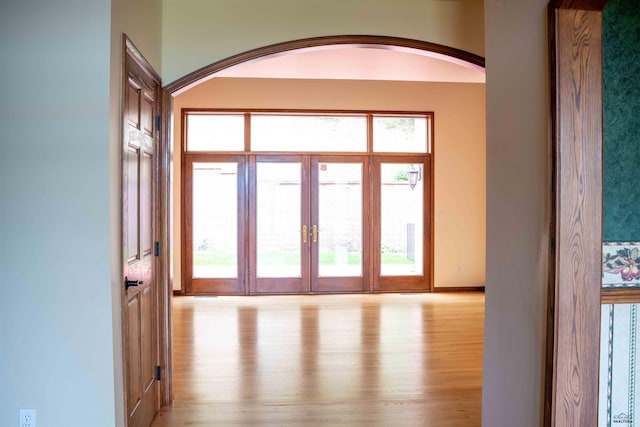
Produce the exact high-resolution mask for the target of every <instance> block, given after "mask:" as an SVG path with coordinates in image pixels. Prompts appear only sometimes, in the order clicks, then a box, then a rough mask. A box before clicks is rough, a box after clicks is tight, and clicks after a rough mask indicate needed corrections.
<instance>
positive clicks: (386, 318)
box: [152, 293, 484, 427]
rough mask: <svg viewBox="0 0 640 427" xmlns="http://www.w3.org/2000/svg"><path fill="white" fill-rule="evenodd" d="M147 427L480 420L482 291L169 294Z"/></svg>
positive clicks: (427, 423)
mask: <svg viewBox="0 0 640 427" xmlns="http://www.w3.org/2000/svg"><path fill="white" fill-rule="evenodd" d="M173 303H174V304H173V307H174V309H173V310H174V311H173V321H174V341H173V345H174V363H175V365H174V381H175V390H174V398H175V400H174V403H173V405H172V406H171V407H167V408H164V409H162V410H161V411H160V413H159V414H158V415H157V416H156V419H155V420H154V422H153V424H152V426H153V427H170V426H171V427H180V426H185V427H186V426H189V427H199V426H203V427H204V426H229V427H231V426H465V427H469V426H480V413H481V394H482V393H481V386H482V351H483V321H484V294H482V293H452V294H414V295H398V294H392V295H309V296H268V297H266V296H265V297H263V296H260V297H218V298H211V297H176V298H174V301H173Z"/></svg>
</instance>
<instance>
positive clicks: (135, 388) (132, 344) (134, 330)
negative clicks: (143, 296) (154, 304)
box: [127, 298, 142, 415]
mask: <svg viewBox="0 0 640 427" xmlns="http://www.w3.org/2000/svg"><path fill="white" fill-rule="evenodd" d="M127 314H128V315H127V317H128V319H129V325H128V331H127V336H129V337H139V336H140V301H139V300H138V299H137V298H134V299H132V300H131V301H129V304H128V305H127ZM128 356H129V361H131V363H129V364H127V368H128V369H127V392H128V393H127V409H128V412H127V415H131V412H132V410H133V409H135V408H136V407H137V406H138V404H139V403H140V396H141V395H142V392H141V390H140V381H139V378H140V364H139V363H138V361H140V341H139V340H137V339H132V340H129V354H128Z"/></svg>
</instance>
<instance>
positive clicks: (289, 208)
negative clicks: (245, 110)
mask: <svg viewBox="0 0 640 427" xmlns="http://www.w3.org/2000/svg"><path fill="white" fill-rule="evenodd" d="M303 160H304V159H303V158H302V157H300V156H291V157H284V158H268V157H264V158H263V157H258V158H257V160H256V162H255V177H254V179H255V205H254V209H255V213H254V218H255V219H256V220H255V232H254V233H253V235H254V236H255V272H256V273H255V283H256V287H255V291H256V292H258V293H263V292H270V293H271V292H273V293H278V292H305V289H304V288H303V283H304V281H303V280H302V279H303V278H305V279H306V280H307V281H308V279H307V276H308V273H307V271H308V259H307V258H308V232H309V228H308V224H309V223H308V221H305V222H303V218H304V217H305V215H306V214H307V212H308V208H306V207H305V204H304V203H303V200H305V199H307V198H308V190H307V189H306V187H307V186H308V184H307V183H306V182H305V181H304V177H305V176H306V174H305V173H304V171H305V164H304V163H305V162H304V161H303ZM307 163H308V162H307ZM308 288H309V287H308V284H307V286H306V290H308Z"/></svg>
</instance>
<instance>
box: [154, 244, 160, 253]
mask: <svg viewBox="0 0 640 427" xmlns="http://www.w3.org/2000/svg"><path fill="white" fill-rule="evenodd" d="M154 254H155V256H160V242H156V244H155V249H154Z"/></svg>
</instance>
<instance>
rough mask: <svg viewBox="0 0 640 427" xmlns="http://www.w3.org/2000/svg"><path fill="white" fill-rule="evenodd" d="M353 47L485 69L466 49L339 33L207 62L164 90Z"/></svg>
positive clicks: (178, 88) (477, 58) (180, 89)
mask: <svg viewBox="0 0 640 427" xmlns="http://www.w3.org/2000/svg"><path fill="white" fill-rule="evenodd" d="M338 45H342V46H345V45H346V46H353V47H375V48H380V49H389V50H398V51H403V50H404V51H407V50H408V51H423V52H428V53H429V54H431V55H441V56H447V57H450V58H455V59H457V60H459V61H462V62H464V63H467V64H469V65H472V66H476V67H480V68H484V58H483V57H481V56H478V55H476V54H473V53H470V52H466V51H464V50H460V49H455V48H452V47H448V46H443V45H440V44H436V43H430V42H426V41H422V40H414V39H406V38H401V37H388V36H371V35H338V36H324V37H311V38H306V39H300V40H293V41H287V42H282V43H276V44H272V45H269V46H264V47H260V48H257V49H252V50H249V51H246V52H243V53H240V54H237V55H234V56H231V57H229V58H226V59H223V60H221V61H217V62H214V63H213V64H210V65H206V66H204V67H202V68H200V69H198V70H196V71H194V72H192V73H190V74H187V75H186V76H184V77H182V78H180V79H178V80H176V81H174V82H172V83H170V84H168V85H167V86H166V87H165V89H166V90H167V91H169V92H171V93H172V94H177V93H178V92H179V91H182V90H185V89H189V88H190V87H192V86H193V85H195V84H197V83H198V82H199V81H200V80H202V79H204V78H206V77H209V76H211V75H213V74H215V73H217V72H219V71H222V70H225V69H227V68H230V67H233V66H235V65H239V64H242V63H244V62H248V61H253V60H256V59H259V58H264V57H267V56H271V55H278V54H285V53H287V52H291V51H294V50H300V49H308V50H309V49H315V48H322V47H325V46H338Z"/></svg>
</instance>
